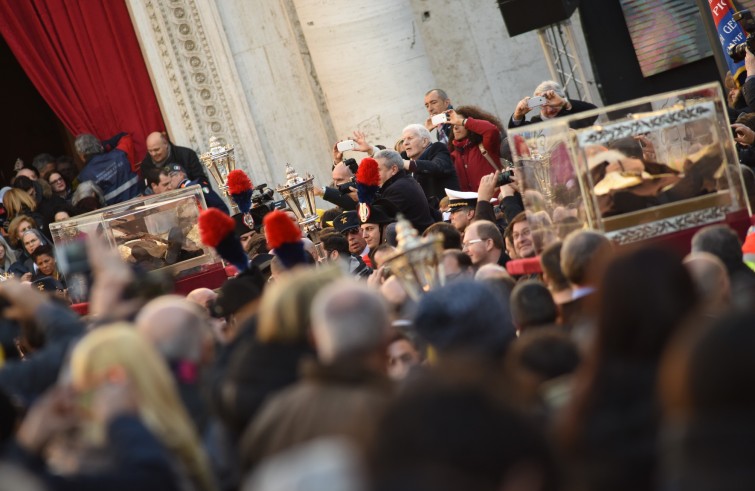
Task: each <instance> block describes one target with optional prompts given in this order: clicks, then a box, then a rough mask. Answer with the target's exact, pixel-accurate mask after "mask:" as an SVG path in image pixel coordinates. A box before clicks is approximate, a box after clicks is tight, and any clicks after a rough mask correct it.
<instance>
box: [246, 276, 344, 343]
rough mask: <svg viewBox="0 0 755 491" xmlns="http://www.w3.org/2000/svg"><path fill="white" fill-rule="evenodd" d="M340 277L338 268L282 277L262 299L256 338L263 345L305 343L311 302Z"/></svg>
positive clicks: (307, 334) (267, 290)
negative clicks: (322, 289)
mask: <svg viewBox="0 0 755 491" xmlns="http://www.w3.org/2000/svg"><path fill="white" fill-rule="evenodd" d="M339 277H341V271H340V269H339V268H337V267H330V268H318V269H313V268H307V269H300V270H298V271H291V272H290V273H288V274H286V275H283V276H281V277H280V279H279V280H278V281H276V282H275V283H273V284H272V285H271V286H270V287H268V288H267V289H266V290H265V295H263V296H262V302H261V303H260V315H259V325H258V327H257V339H259V340H260V341H262V342H263V343H289V344H290V343H298V342H301V343H304V342H307V340H308V336H309V329H310V327H311V318H310V313H309V311H310V308H311V306H312V300H313V299H314V298H315V295H317V292H319V291H320V289H321V288H322V287H324V286H325V285H327V284H330V283H332V282H333V281H334V280H336V279H337V278H339Z"/></svg>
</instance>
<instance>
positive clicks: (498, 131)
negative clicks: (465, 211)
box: [446, 106, 503, 192]
mask: <svg viewBox="0 0 755 491" xmlns="http://www.w3.org/2000/svg"><path fill="white" fill-rule="evenodd" d="M446 115H447V117H448V122H449V123H450V124H452V125H454V126H453V140H451V141H449V142H448V151H449V152H451V157H452V158H453V159H454V166H455V167H456V175H457V176H458V177H459V185H460V186H461V189H460V191H474V192H476V191H477V188H478V187H479V186H480V179H482V177H483V176H485V175H488V174H490V173H491V172H494V170H495V169H498V170H500V168H501V163H500V162H501V157H500V152H501V135H503V126H502V125H501V122H500V121H499V120H498V118H496V117H495V116H494V115H492V114H490V113H489V112H486V111H483V110H482V109H480V108H479V107H477V106H461V107H457V108H455V109H449V110H448V111H446Z"/></svg>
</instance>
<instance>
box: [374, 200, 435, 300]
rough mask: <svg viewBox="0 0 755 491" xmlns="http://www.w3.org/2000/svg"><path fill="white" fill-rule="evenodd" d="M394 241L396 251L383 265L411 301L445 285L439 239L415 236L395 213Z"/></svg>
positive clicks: (411, 229) (404, 221)
mask: <svg viewBox="0 0 755 491" xmlns="http://www.w3.org/2000/svg"><path fill="white" fill-rule="evenodd" d="M396 238H397V240H398V246H397V247H396V249H397V252H396V253H395V254H394V255H392V256H391V257H389V258H388V259H387V260H386V262H385V264H386V267H389V268H391V271H393V273H394V274H395V275H396V278H398V280H399V281H400V282H401V285H402V286H403V287H404V290H405V291H406V293H407V294H409V296H410V297H412V299H413V300H415V301H418V300H419V299H420V297H421V296H422V294H424V293H426V292H428V291H430V290H432V289H433V288H437V287H440V286H443V285H444V284H445V282H446V275H445V272H444V268H443V237H442V236H440V235H439V234H431V235H428V236H427V237H419V234H417V231H416V230H415V229H414V227H412V224H411V223H410V222H409V221H408V220H407V219H405V218H404V217H403V215H401V214H399V216H398V223H397V224H396Z"/></svg>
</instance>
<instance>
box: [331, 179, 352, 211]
mask: <svg viewBox="0 0 755 491" xmlns="http://www.w3.org/2000/svg"><path fill="white" fill-rule="evenodd" d="M354 189H356V184H354ZM322 199H324V200H325V201H327V202H329V203H333V204H334V205H336V206H340V207H341V209H342V210H343V211H352V210H356V209H357V202H356V201H354V200H353V199H351V196H349V195H346V194H341V191H339V190H338V188H331V187H324V188H323V195H322Z"/></svg>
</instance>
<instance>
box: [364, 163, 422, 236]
mask: <svg viewBox="0 0 755 491" xmlns="http://www.w3.org/2000/svg"><path fill="white" fill-rule="evenodd" d="M375 160H377V163H378V173H379V174H380V191H379V194H378V197H379V198H381V199H383V200H386V201H390V202H391V203H392V204H393V205H394V206H395V207H396V209H397V210H398V212H400V213H402V214H403V215H404V217H405V218H406V219H407V220H409V221H410V222H411V223H412V226H413V227H414V228H415V229H417V231H418V232H419V233H420V234H421V233H422V232H424V231H425V229H426V228H427V227H429V226H430V225H432V224H433V223H434V222H435V220H433V217H432V213H431V212H430V205H428V204H427V198H426V197H425V193H424V191H423V190H422V187H421V186H420V185H419V183H418V182H417V181H415V180H414V179H413V178H412V177H411V176H410V175H408V174H407V173H406V171H404V168H403V167H404V160H403V159H402V158H401V154H399V153H398V152H396V151H394V150H381V151H379V152H378V153H376V154H375Z"/></svg>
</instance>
